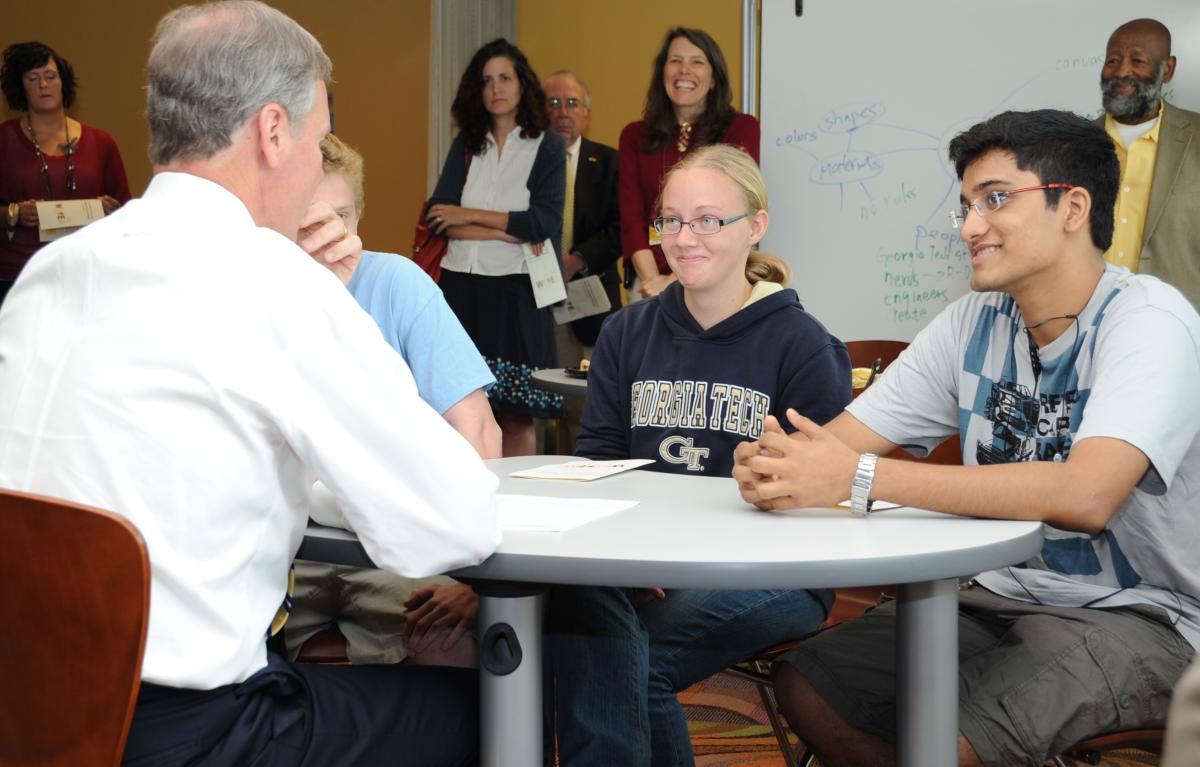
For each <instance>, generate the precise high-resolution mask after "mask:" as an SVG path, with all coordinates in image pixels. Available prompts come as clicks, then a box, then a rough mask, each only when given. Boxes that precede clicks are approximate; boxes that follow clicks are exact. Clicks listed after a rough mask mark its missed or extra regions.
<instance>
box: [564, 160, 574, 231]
mask: <svg viewBox="0 0 1200 767" xmlns="http://www.w3.org/2000/svg"><path fill="white" fill-rule="evenodd" d="M571 158H572V153H571V152H567V197H566V200H565V201H564V202H563V229H562V250H563V255H566V254H567V253H570V252H571V246H572V245H574V244H575V163H573V162H571Z"/></svg>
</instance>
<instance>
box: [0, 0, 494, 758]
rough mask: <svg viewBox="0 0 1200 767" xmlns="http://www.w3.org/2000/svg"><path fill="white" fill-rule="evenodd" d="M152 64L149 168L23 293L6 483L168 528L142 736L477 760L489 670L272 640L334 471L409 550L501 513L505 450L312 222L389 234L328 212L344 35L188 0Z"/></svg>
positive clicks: (390, 550) (470, 548)
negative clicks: (314, 504) (326, 162)
mask: <svg viewBox="0 0 1200 767" xmlns="http://www.w3.org/2000/svg"><path fill="white" fill-rule="evenodd" d="M148 73H149V88H148V108H147V114H148V117H149V121H150V129H151V146H150V154H151V159H152V160H153V162H154V166H155V168H154V170H155V176H154V178H153V180H152V181H151V183H150V185H149V188H148V189H147V190H146V194H145V196H144V197H143V198H142V199H140V200H135V201H133V202H131V203H130V204H128V205H126V206H125V207H124V208H123V209H122V210H121V211H119V212H118V214H117V215H113V216H109V217H107V218H106V219H104V220H103V221H102V222H99V223H98V225H96V226H89V227H87V228H86V229H84V230H83V231H81V232H80V233H78V234H76V235H74V236H71V237H67V238H64V239H62V240H60V241H58V242H56V243H53V244H52V245H50V246H48V247H47V248H45V249H43V250H42V251H41V252H39V253H38V255H37V257H36V258H35V259H33V260H32V261H31V262H30V263H29V265H28V266H27V267H26V269H25V270H24V272H23V273H22V275H21V277H20V279H19V280H18V281H17V283H16V285H15V286H14V288H13V290H12V292H11V293H10V295H9V298H8V300H7V301H6V302H5V305H4V309H3V313H0V403H3V405H0V486H3V487H6V488H13V489H18V490H25V491H31V492H36V493H43V494H47V495H51V496H57V497H61V498H65V499H69V500H72V501H76V502H81V503H87V504H91V505H95V506H99V507H103V508H108V509H112V510H113V511H116V512H117V513H120V514H122V515H124V516H126V517H128V518H129V519H130V520H131V521H132V522H133V523H134V524H135V525H136V526H137V527H138V529H139V530H140V531H141V533H142V535H143V537H144V538H145V540H146V544H147V547H148V549H149V553H150V563H151V571H152V581H151V606H150V626H149V633H148V637H147V642H146V654H145V659H144V662H143V673H142V677H143V685H142V690H141V694H140V696H139V701H138V708H137V712H136V714H135V717H134V723H133V727H132V730H131V733H130V736H129V741H128V744H127V748H126V752H125V760H126V762H127V763H137V764H155V765H170V764H184V763H188V764H191V763H197V762H201V763H205V764H249V763H251V762H253V763H254V764H301V763H304V764H315V765H330V764H355V765H362V764H375V763H383V762H387V763H394V762H395V761H396V760H397V759H398V758H404V759H407V760H409V763H413V764H422V765H432V764H470V763H473V762H474V761H476V760H477V753H476V752H477V721H476V713H475V712H476V710H477V706H478V703H477V698H476V694H477V693H476V689H477V688H476V680H475V677H474V675H473V673H472V672H469V671H461V670H457V669H454V670H452V669H432V668H406V667H386V668H384V667H362V668H334V667H320V666H310V667H303V666H291V665H289V664H287V663H286V662H285V661H283V660H282V659H280V658H279V657H278V656H276V655H274V654H270V653H268V652H267V649H266V647H265V639H266V634H267V631H268V626H269V625H270V623H271V619H272V617H273V616H274V614H275V612H276V608H277V607H278V606H279V604H280V603H281V601H282V599H283V597H284V594H285V590H286V585H287V577H288V566H289V563H290V561H291V559H292V557H293V556H294V555H295V553H296V550H297V548H298V547H299V544H300V541H301V538H302V536H303V534H304V528H305V524H306V520H307V516H308V505H309V500H308V492H309V487H310V486H311V484H312V479H313V477H314V476H315V477H317V478H319V479H321V480H322V481H323V482H324V484H325V485H326V486H328V487H329V488H330V490H331V491H332V492H333V493H334V495H335V496H336V498H337V501H338V504H339V506H340V508H341V509H342V511H343V513H344V514H345V516H346V517H347V519H348V520H349V522H350V523H351V525H352V526H353V527H354V528H355V529H356V530H357V531H358V533H359V536H360V537H361V539H362V541H363V545H364V547H365V548H366V550H367V553H368V554H369V555H370V556H371V558H372V559H373V560H374V561H375V562H376V563H377V564H379V565H380V566H381V567H384V568H386V569H388V570H392V571H395V572H397V573H400V574H402V575H408V576H424V575H429V574H432V573H436V572H440V571H444V570H446V569H451V568H455V567H461V566H465V565H469V564H473V563H476V562H479V561H480V560H482V559H483V558H484V557H486V556H488V555H489V554H490V553H491V552H492V550H493V549H494V547H495V545H496V543H497V540H498V537H499V535H498V528H497V523H496V516H495V505H494V495H495V488H496V479H495V477H494V476H493V475H492V474H491V473H490V472H489V471H488V470H487V469H486V467H485V466H484V465H483V464H482V462H481V461H480V459H479V457H478V456H477V455H476V453H475V451H474V450H473V449H472V448H471V446H470V445H469V444H468V443H467V442H466V440H464V439H463V438H462V437H460V436H459V435H458V434H457V433H456V432H455V431H454V430H453V429H452V428H451V427H450V426H449V425H448V424H447V423H446V422H445V421H444V420H443V419H442V418H441V417H440V416H439V415H438V414H437V413H436V412H435V411H434V410H433V409H432V408H430V407H429V406H428V405H426V404H425V403H424V402H423V401H422V400H421V399H420V397H419V396H418V394H417V390H416V386H415V384H414V382H413V378H412V375H411V373H410V372H409V370H408V368H407V366H406V365H405V364H404V361H403V359H402V358H401V357H400V356H399V355H397V354H396V353H395V352H394V351H393V350H392V349H391V348H390V347H389V346H388V345H387V343H386V342H385V341H384V339H383V337H382V336H381V334H380V332H379V329H378V328H377V327H376V325H375V323H374V322H373V321H372V320H371V318H370V317H369V316H368V315H367V314H366V313H364V312H363V311H362V310H361V309H360V308H359V307H358V305H357V304H356V303H355V301H354V299H353V297H352V296H351V295H350V294H349V293H348V292H347V291H346V290H345V288H344V287H343V286H342V284H341V283H340V282H339V281H338V279H337V278H336V277H335V276H334V275H333V274H332V273H330V272H329V271H328V270H327V269H325V268H324V267H322V266H321V265H320V264H318V263H317V262H316V261H314V260H313V259H312V258H310V257H309V256H308V255H307V254H306V253H305V251H304V250H302V249H301V248H300V247H297V244H296V243H295V242H294V241H293V238H294V237H295V233H296V232H297V231H301V230H303V231H304V232H305V235H304V242H302V243H301V245H303V246H304V248H305V249H307V250H309V251H317V252H320V251H321V249H322V248H328V249H329V252H330V257H331V258H336V252H337V251H338V250H339V249H343V248H359V247H361V244H360V243H358V242H357V237H353V236H352V235H350V234H349V233H348V232H347V230H346V227H345V225H344V224H342V223H341V221H340V220H339V219H338V218H337V216H336V214H334V213H333V211H332V209H330V210H329V211H327V212H326V214H325V215H323V216H318V217H316V219H315V220H310V219H309V217H308V216H306V210H307V209H308V203H309V201H310V200H311V199H312V196H313V192H314V190H315V189H316V186H317V184H318V183H319V182H320V180H321V175H322V170H321V152H320V147H319V144H320V141H321V139H322V137H323V136H324V135H325V134H326V133H328V131H329V113H328V107H327V97H326V90H325V83H326V81H328V79H329V77H330V74H331V65H330V62H329V59H328V57H327V56H326V55H325V54H324V52H323V51H322V50H321V47H320V44H319V43H318V42H317V41H316V40H315V39H314V38H313V37H312V36H311V35H310V34H309V33H308V32H306V31H304V30H303V29H302V28H301V27H299V26H298V25H297V24H296V23H295V22H293V21H292V20H291V19H289V18H288V17H286V16H284V15H283V14H281V13H279V12H278V11H275V10H273V9H271V8H269V7H267V6H265V5H263V4H261V3H257V2H228V3H216V4H212V5H204V6H192V7H184V8H180V9H178V10H176V11H172V12H171V13H169V14H168V15H167V16H166V17H164V19H163V20H162V22H160V24H159V28H158V31H157V32H156V34H155V39H154V49H153V51H152V52H151V55H150V60H149V64H148ZM81 640H82V641H86V637H83V638H81Z"/></svg>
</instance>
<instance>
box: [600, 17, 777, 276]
mask: <svg viewBox="0 0 1200 767" xmlns="http://www.w3.org/2000/svg"><path fill="white" fill-rule="evenodd" d="M759 132H760V129H759V125H758V120H756V119H754V118H753V117H752V116H750V115H746V114H740V113H739V112H737V110H735V109H734V107H733V90H732V89H731V88H730V85H729V70H728V68H726V66H725V57H724V55H722V53H721V48H720V47H719V46H718V45H717V43H716V41H715V40H713V39H712V37H710V36H709V35H708V33H707V32H704V31H702V30H699V29H691V28H688V27H674V28H673V29H670V30H668V31H667V34H666V37H664V38H663V44H662V47H661V48H660V49H659V51H658V55H657V56H656V57H655V59H654V70H653V72H652V74H651V76H650V88H649V89H648V90H647V92H646V106H645V109H644V110H643V113H642V119H641V120H638V121H637V122H632V123H629V124H628V125H626V126H625V129H624V130H623V131H621V143H620V177H619V184H620V206H621V252H622V253H624V255H625V258H626V260H627V261H628V264H627V268H628V267H629V266H632V267H633V269H634V272H635V273H636V275H637V278H638V280H639V281H640V285H639V287H638V293H639V295H641V296H642V297H643V298H649V297H651V296H656V295H658V294H659V293H661V292H662V291H663V289H664V288H666V287H667V285H670V284H671V283H672V282H674V280H675V277H674V275H672V274H671V269H670V267H669V266H667V260H666V257H665V256H663V252H662V248H661V247H660V246H659V245H658V243H657V236H655V235H652V234H651V232H650V229H651V226H650V222H651V221H653V220H654V217H655V215H656V211H655V207H656V205H657V203H658V192H659V187H660V185H661V183H662V178H663V176H665V175H666V173H667V171H668V170H670V169H671V167H672V166H673V165H675V163H677V162H679V160H680V158H682V157H683V156H684V155H686V154H687V153H688V152H689V151H691V150H693V149H696V148H697V147H701V146H705V145H707V144H733V145H735V146H740V147H741V148H742V149H745V150H746V151H747V152H748V153H749V154H750V156H751V157H753V158H754V161H755V162H758V143H759ZM652 237H653V239H651V238H652Z"/></svg>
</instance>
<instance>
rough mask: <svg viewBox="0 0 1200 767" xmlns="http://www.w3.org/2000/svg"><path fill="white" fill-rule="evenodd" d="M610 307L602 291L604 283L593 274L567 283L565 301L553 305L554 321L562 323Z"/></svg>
mask: <svg viewBox="0 0 1200 767" xmlns="http://www.w3.org/2000/svg"><path fill="white" fill-rule="evenodd" d="M611 308H612V302H611V301H609V300H608V294H607V293H605V292H604V283H603V282H601V281H600V276H599V275H597V274H593V275H591V276H590V277H584V278H583V279H579V280H571V281H570V282H568V283H567V302H566V303H565V304H563V305H562V306H556V307H554V321H555V322H556V323H558V324H559V325H564V324H566V323H568V322H574V321H575V320H577V319H580V318H582V317H591V316H592V315H593V314H600V313H601V312H607V311H608V310H609V309H611Z"/></svg>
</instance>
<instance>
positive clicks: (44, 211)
mask: <svg viewBox="0 0 1200 767" xmlns="http://www.w3.org/2000/svg"><path fill="white" fill-rule="evenodd" d="M37 211H38V239H39V240H40V241H41V242H50V241H52V240H57V239H58V238H59V237H65V236H66V235H68V234H70V233H71V232H74V231H78V230H79V229H80V228H81V227H84V226H86V225H87V224H90V223H92V222H93V221H99V220H100V219H102V218H104V205H103V204H102V203H101V202H100V200H99V199H98V198H97V199H88V200H48V201H44V202H39V203H38V204H37Z"/></svg>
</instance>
